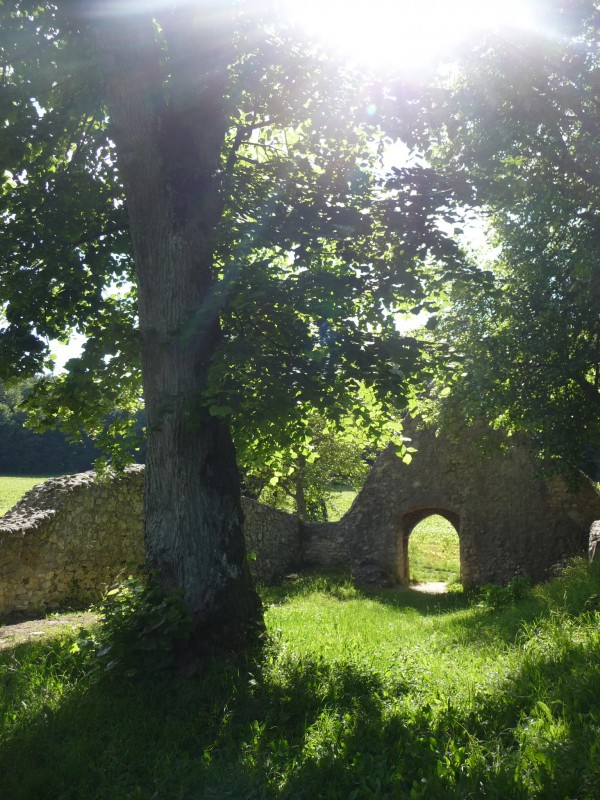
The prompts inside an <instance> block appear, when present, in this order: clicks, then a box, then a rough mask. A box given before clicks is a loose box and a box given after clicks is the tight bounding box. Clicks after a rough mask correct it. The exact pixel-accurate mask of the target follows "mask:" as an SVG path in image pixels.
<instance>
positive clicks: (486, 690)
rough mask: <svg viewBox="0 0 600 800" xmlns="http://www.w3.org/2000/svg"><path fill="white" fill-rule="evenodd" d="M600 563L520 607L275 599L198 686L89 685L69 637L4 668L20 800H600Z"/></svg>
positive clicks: (14, 782) (0, 757)
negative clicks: (254, 631)
mask: <svg viewBox="0 0 600 800" xmlns="http://www.w3.org/2000/svg"><path fill="white" fill-rule="evenodd" d="M599 598H600V566H598V565H596V566H594V567H593V568H590V566H589V565H588V564H587V563H585V562H580V563H577V564H574V565H573V566H572V567H571V568H570V569H569V570H568V571H567V573H566V574H565V576H564V577H562V578H561V579H560V580H557V581H555V582H554V583H553V584H551V585H548V586H546V587H541V588H539V589H536V590H534V591H533V592H527V591H526V592H525V593H524V596H523V597H522V599H520V600H514V597H513V596H512V595H511V594H510V593H509V592H507V591H503V590H500V591H499V592H494V593H491V594H490V593H488V594H487V595H482V596H481V597H480V598H470V597H468V596H466V595H464V594H462V593H451V594H448V595H437V596H434V595H429V596H428V595H423V594H419V593H418V592H415V591H411V590H406V591H404V592H392V591H385V592H362V591H359V590H357V589H356V588H354V587H353V586H352V585H351V584H350V583H349V582H348V581H347V580H346V579H345V578H344V577H343V576H337V577H335V576H329V577H327V576H320V575H312V576H303V577H300V578H295V579H291V580H288V581H287V582H286V583H284V584H283V585H282V586H280V587H278V588H275V589H268V590H266V589H265V590H264V591H263V600H264V603H265V616H266V624H267V628H268V632H269V637H268V639H267V641H266V642H265V644H264V646H263V647H262V648H261V649H257V650H256V651H254V652H253V653H250V654H248V655H247V656H246V657H245V658H240V659H234V660H230V661H227V662H216V661H215V662H210V663H207V664H206V668H205V670H204V671H203V673H202V674H200V675H199V676H198V677H196V678H194V679H192V680H187V681H184V680H176V679H173V678H168V677H165V678H162V679H160V680H159V679H145V680H138V681H137V682H133V683H131V682H130V683H126V682H121V681H119V680H118V679H112V680H108V679H107V678H103V677H101V676H99V675H98V674H93V673H92V674H90V673H89V670H88V668H87V662H86V659H85V658H82V657H81V654H79V655H73V654H71V652H70V651H71V648H72V638H71V637H66V638H65V636H64V635H63V637H62V638H61V637H58V638H55V639H52V640H47V641H36V642H35V643H31V644H26V645H21V646H19V647H16V648H13V649H10V650H6V651H4V653H3V654H1V655H0V775H1V776H2V779H1V784H0V785H1V787H2V791H1V792H0V794H1V795H2V797H6V798H7V800H8V798H10V800H24V799H26V800H34V799H35V800H43V799H44V798H47V800H92V798H93V799H94V800H112V799H113V798H114V800H134V799H140V800H141V799H142V798H143V799H146V798H154V800H192V799H193V798H236V799H240V800H245V799H248V800H250V799H253V800H261V799H263V798H264V799H265V800H267V799H268V800H279V799H280V798H281V799H283V798H289V800H292V799H293V800H301V799H304V798H306V800H313V799H314V798H324V799H325V800H327V799H331V800H338V799H339V800H368V799H370V798H389V800H396V799H397V800H404V798H406V800H419V798H422V799H425V798H426V799H427V800H444V799H445V798H451V799H452V800H459V798H460V799H461V800H467V799H470V800H479V798H481V800H483V799H484V798H485V800H488V799H489V798H493V799H496V800H534V798H535V799H536V800H554V798H556V800H565V799H566V798H569V800H575V799H576V798H577V799H580V800H596V799H597V798H598V797H600V759H599V758H598V754H599V753H600V599H599Z"/></svg>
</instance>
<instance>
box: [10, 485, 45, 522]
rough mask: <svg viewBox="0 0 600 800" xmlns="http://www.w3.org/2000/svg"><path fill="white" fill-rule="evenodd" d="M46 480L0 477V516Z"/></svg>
mask: <svg viewBox="0 0 600 800" xmlns="http://www.w3.org/2000/svg"><path fill="white" fill-rule="evenodd" d="M46 480H48V478H47V477H44V478H34V477H31V478H30V477H26V478H12V477H4V476H0V516H2V514H6V512H7V511H8V510H9V509H10V508H12V507H13V506H14V505H15V503H18V501H19V500H20V499H21V498H22V497H23V495H24V494H25V493H26V492H28V491H29V490H30V489H32V488H33V487H34V486H35V485H36V484H38V483H43V482H44V481H46Z"/></svg>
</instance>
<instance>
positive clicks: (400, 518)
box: [303, 428, 600, 587]
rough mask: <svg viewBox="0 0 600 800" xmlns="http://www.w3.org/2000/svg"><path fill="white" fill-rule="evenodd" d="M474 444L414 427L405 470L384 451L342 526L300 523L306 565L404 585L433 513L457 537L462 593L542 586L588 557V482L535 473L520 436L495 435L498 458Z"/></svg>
mask: <svg viewBox="0 0 600 800" xmlns="http://www.w3.org/2000/svg"><path fill="white" fill-rule="evenodd" d="M476 441H477V432H476V431H468V430H466V431H464V433H463V435H462V436H461V437H460V438H458V439H456V438H454V439H451V438H449V437H447V436H444V435H442V434H436V432H435V431H433V430H431V429H424V430H418V429H416V428H415V429H413V431H412V443H413V445H414V446H415V447H416V452H415V453H414V456H413V459H412V461H411V463H410V464H404V463H403V462H402V461H401V460H400V459H399V458H398V457H397V456H396V454H395V451H394V449H393V448H392V447H390V448H388V449H387V450H386V451H385V452H384V453H382V454H381V455H380V456H379V457H378V459H377V461H376V462H375V465H374V466H373V469H372V470H371V472H370V473H369V475H368V477H367V480H366V482H365V485H364V487H363V489H362V491H361V492H360V493H359V495H358V496H357V497H356V499H355V501H354V504H353V505H352V508H351V509H350V511H349V512H348V514H346V516H345V517H344V519H343V520H341V522H339V523H330V524H321V525H306V526H304V538H303V554H304V560H305V562H306V563H314V564H319V563H322V562H326V563H328V564H333V563H345V564H350V565H352V568H353V571H354V573H355V575H356V577H357V579H359V580H364V581H373V582H378V583H397V582H399V583H406V582H408V577H409V573H408V541H409V537H410V534H411V532H412V530H413V528H414V527H415V525H416V524H417V523H418V522H420V521H421V520H422V519H424V518H426V517H427V516H429V515H430V514H441V515H442V516H444V517H446V519H448V520H449V521H450V522H451V523H452V524H453V525H454V527H455V528H456V530H457V532H458V534H459V539H460V562H461V581H462V584H463V585H464V586H465V587H473V586H482V585H483V584H486V583H505V582H507V581H508V580H510V578H512V577H513V576H514V575H516V574H523V575H526V576H528V577H529V578H530V579H531V580H532V581H534V582H537V581H541V580H544V579H546V578H547V577H548V576H549V575H550V574H551V572H552V569H553V568H554V567H555V566H556V565H557V564H560V563H563V562H564V561H566V560H567V559H569V558H571V557H573V556H575V555H584V554H586V552H587V550H588V546H589V539H590V527H591V525H592V522H593V521H594V520H596V519H600V495H599V494H598V492H597V491H596V489H595V488H594V486H593V485H592V484H591V483H590V482H589V481H588V480H587V479H585V478H584V477H581V478H580V480H579V481H578V484H577V486H576V487H575V488H574V490H573V487H571V486H569V485H568V484H567V482H566V480H565V479H564V478H562V477H560V476H555V477H551V478H542V477H540V475H539V474H538V472H537V471H536V470H537V468H536V465H535V464H534V462H533V461H532V459H531V457H530V455H529V452H528V449H527V446H526V441H525V440H524V439H518V438H515V439H512V440H502V439H500V437H499V442H498V450H497V452H495V453H493V454H489V453H488V454H486V455H485V456H484V455H483V454H482V452H481V451H480V449H479V448H478V447H477V445H476Z"/></svg>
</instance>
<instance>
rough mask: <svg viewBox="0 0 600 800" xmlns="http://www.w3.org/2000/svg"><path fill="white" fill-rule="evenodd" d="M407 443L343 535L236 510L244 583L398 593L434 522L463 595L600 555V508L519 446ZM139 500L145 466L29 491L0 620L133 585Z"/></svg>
mask: <svg viewBox="0 0 600 800" xmlns="http://www.w3.org/2000/svg"><path fill="white" fill-rule="evenodd" d="M412 437H413V443H414V445H415V446H416V448H417V451H416V453H415V454H414V456H413V460H412V463H411V464H410V465H407V464H404V463H403V462H402V461H401V460H400V459H398V458H397V457H396V455H395V454H394V452H393V449H392V448H388V450H386V451H385V452H383V453H382V454H381V455H380V456H379V457H378V458H377V460H376V462H375V464H374V466H373V468H372V470H371V472H370V473H369V475H368V477H367V480H366V482H365V485H364V487H363V489H362V490H361V492H360V493H359V494H358V495H357V497H356V499H355V501H354V503H353V505H352V507H351V509H350V511H349V512H348V513H347V514H346V515H345V516H344V518H343V519H342V520H340V521H339V522H331V523H320V524H317V523H304V524H301V523H299V522H298V520H297V518H296V517H294V516H292V515H290V514H286V513H284V512H282V511H277V510H276V509H273V508H270V507H268V506H264V505H262V504H260V503H256V502H255V501H253V500H248V499H246V498H243V500H242V503H243V509H244V516H245V529H244V532H245V537H246V546H247V550H248V552H249V554H250V567H251V569H252V572H253V573H254V576H255V577H256V578H257V579H258V580H261V581H264V582H267V583H268V582H272V581H273V580H274V579H276V578H277V577H279V576H282V575H285V574H286V573H287V572H290V571H292V570H295V569H298V568H301V567H305V566H315V567H330V566H343V567H346V568H347V567H350V569H351V570H352V573H353V576H354V577H355V579H356V580H357V581H358V582H362V583H372V584H377V585H383V586H385V585H393V584H397V583H407V582H408V579H409V572H408V569H409V565H408V542H409V537H410V533H411V531H412V529H413V528H414V527H415V525H416V524H417V523H418V522H420V521H421V520H422V519H424V518H425V517H427V516H429V515H430V514H434V513H437V514H442V515H443V516H445V517H446V518H447V519H449V520H450V521H451V522H452V524H453V525H454V526H455V528H456V529H457V532H458V534H459V540H460V561H461V581H462V583H463V585H464V586H465V587H476V586H481V585H483V584H486V583H506V582H507V581H508V580H510V578H512V577H513V576H514V575H516V574H524V575H526V576H528V577H529V578H530V579H531V580H532V581H533V582H539V581H542V580H545V579H547V578H548V577H549V576H551V575H552V572H553V570H554V568H555V567H556V565H558V564H561V563H564V561H565V560H567V559H569V558H571V557H573V556H575V555H584V554H585V553H586V551H588V549H589V550H590V555H592V551H595V550H596V548H597V542H598V541H600V522H598V523H596V524H595V525H593V526H592V523H593V522H594V520H600V496H599V495H598V492H596V490H595V488H594V487H593V486H592V484H590V483H589V481H585V480H582V481H581V482H580V485H579V487H578V490H577V491H575V492H572V491H569V486H568V485H567V483H566V481H565V480H564V479H563V478H561V477H553V478H550V479H542V478H541V477H540V476H539V475H538V474H537V473H536V468H535V466H534V464H533V462H532V461H531V458H530V456H529V453H528V450H527V447H526V446H525V444H524V443H523V442H519V441H518V440H511V442H510V443H509V446H505V447H501V448H499V449H498V451H497V452H496V453H495V454H494V455H492V456H491V457H485V458H484V457H483V456H482V455H481V453H480V451H479V450H478V448H477V447H476V445H475V442H476V432H474V431H465V432H464V436H461V439H460V441H457V440H456V439H449V438H447V437H444V436H442V435H438V434H437V433H436V432H435V431H432V430H427V429H425V430H419V429H418V428H417V427H415V428H414V429H413V431H412ZM142 497H143V467H131V468H130V469H129V470H128V471H127V472H126V474H125V475H123V476H121V477H119V478H117V479H115V480H114V481H112V482H110V483H102V482H97V481H95V480H94V474H93V473H91V472H88V473H83V474H80V475H71V476H66V477H64V478H55V479H52V480H49V481H47V482H46V483H44V484H42V485H40V486H37V487H35V488H34V489H32V491H31V492H29V493H28V494H27V495H26V496H25V497H24V498H23V500H22V501H21V502H20V503H18V504H17V505H16V506H15V507H14V508H13V509H12V510H11V511H9V512H8V514H7V515H5V516H4V517H2V518H0V617H1V616H6V615H8V614H10V613H14V612H23V613H26V614H33V613H37V612H39V611H46V610H51V609H55V608H61V607H62V608H64V607H69V606H80V607H81V606H85V605H86V604H89V603H91V602H94V601H96V600H97V599H98V598H99V597H100V596H101V594H102V591H103V590H104V588H105V587H106V586H107V585H110V584H111V583H113V582H114V580H115V579H116V578H117V577H118V576H119V575H120V574H130V573H131V572H134V571H135V569H136V568H137V567H139V565H140V564H141V563H142V562H143V558H144V554H143V525H142V505H143V503H142ZM590 526H592V530H591V533H590Z"/></svg>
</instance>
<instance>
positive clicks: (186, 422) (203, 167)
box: [92, 3, 261, 648]
mask: <svg viewBox="0 0 600 800" xmlns="http://www.w3.org/2000/svg"><path fill="white" fill-rule="evenodd" d="M183 5H184V6H185V10H182V9H181V8H180V9H179V10H177V9H175V10H170V11H168V12H163V13H164V18H161V19H159V26H158V27H157V26H156V24H155V21H154V20H153V19H152V18H151V17H150V15H149V14H148V12H143V13H137V14H132V15H131V16H129V17H126V16H125V17H123V16H121V17H120V18H119V19H118V20H115V19H114V18H110V17H108V16H105V17H103V18H99V19H96V20H94V21H93V22H92V25H93V28H94V31H95V39H96V42H97V43H98V46H99V47H100V49H101V51H102V53H103V55H104V59H105V62H106V64H105V76H106V79H105V89H106V101H107V106H108V110H109V115H110V120H111V126H112V130H111V135H112V137H113V139H114V141H115V144H116V147H117V159H118V169H119V173H120V176H121V178H122V181H123V184H124V187H125V196H126V203H127V209H128V213H129V219H130V226H131V234H132V241H133V250H134V256H135V262H136V269H137V281H138V295H139V323H140V334H141V350H142V374H143V381H144V397H145V406H146V414H147V420H148V449H147V462H146V486H145V543H146V555H147V563H148V566H149V568H150V570H151V571H152V573H153V574H154V577H155V579H156V580H157V582H158V584H159V586H160V587H161V589H162V590H164V591H165V592H170V591H172V590H175V589H180V590H181V591H182V594H183V599H184V602H185V604H186V606H187V608H188V610H189V612H190V614H191V616H192V619H193V621H194V623H195V629H196V635H195V643H196V644H197V645H198V646H200V647H202V645H203V643H204V642H206V641H207V640H209V639H215V638H216V639H217V640H220V642H221V643H223V644H225V646H227V647H234V648H237V647H239V646H243V644H244V642H245V641H246V640H247V637H248V635H249V634H250V633H254V632H255V631H256V630H257V627H260V620H261V608H260V600H259V598H258V595H257V594H256V592H255V591H254V588H253V585H252V580H251V576H250V573H249V569H248V565H247V562H246V552H245V544H244V536H243V519H242V511H241V503H240V482H239V475H238V471H237V466H236V460H235V452H234V448H233V444H232V440H231V435H230V431H229V428H228V425H227V424H226V423H225V422H223V421H222V420H220V419H217V418H215V417H212V416H211V415H210V414H209V413H208V411H207V409H206V407H205V406H204V404H203V402H202V393H203V390H204V389H205V386H206V380H207V374H208V369H209V367H210V363H211V359H212V357H213V355H214V352H215V348H216V346H217V344H218V342H219V337H220V327H219V304H218V295H219V293H218V291H217V281H216V279H215V276H214V272H213V253H214V245H215V228H216V226H217V224H218V222H219V217H220V208H222V202H223V198H222V197H221V196H220V174H219V167H220V158H221V149H222V147H223V141H224V137H225V133H226V128H227V123H228V116H227V110H226V108H225V101H224V97H225V96H226V81H227V67H228V64H229V60H230V58H231V40H232V22H231V19H228V18H227V17H226V15H225V14H224V13H221V14H220V16H219V19H218V23H217V21H216V20H215V18H214V15H213V16H211V15H210V13H208V11H210V9H209V8H207V7H206V6H207V5H210V4H204V5H201V4H195V5H192V4H187V5H186V4H183ZM226 5H227V4H226V3H222V4H221V11H222V12H224V10H225V8H226Z"/></svg>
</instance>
